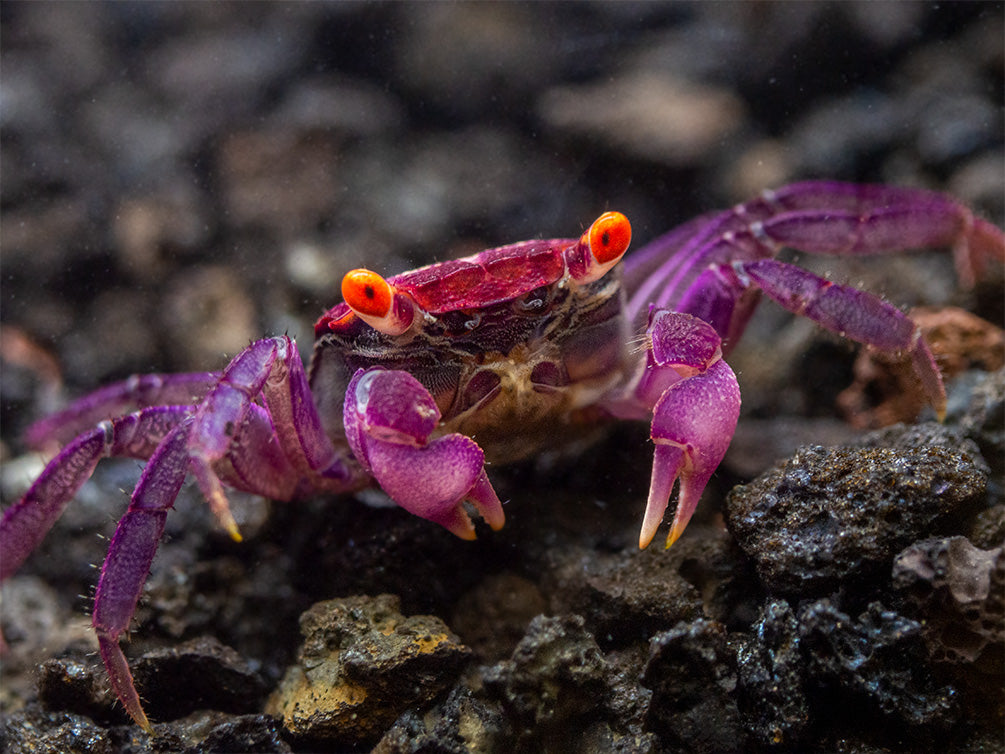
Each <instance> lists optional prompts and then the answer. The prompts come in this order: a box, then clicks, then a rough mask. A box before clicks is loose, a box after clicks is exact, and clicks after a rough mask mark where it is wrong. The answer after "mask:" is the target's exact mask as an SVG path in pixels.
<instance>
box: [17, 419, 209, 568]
mask: <svg viewBox="0 0 1005 754" xmlns="http://www.w3.org/2000/svg"><path fill="white" fill-rule="evenodd" d="M189 415H190V409H189V407H188V406H158V407H156V408H148V409H144V410H143V411H139V412H137V413H135V414H130V415H129V416H123V417H120V418H118V419H113V420H110V421H104V422H101V424H99V425H98V426H97V427H95V428H94V429H92V430H91V431H90V432H87V433H85V434H83V435H81V436H80V437H78V438H77V439H75V440H74V441H73V442H71V443H70V444H69V445H67V446H66V447H65V448H64V449H63V450H62V452H61V453H60V454H59V455H57V456H56V457H55V458H54V459H53V460H52V461H50V462H49V464H48V465H47V466H46V467H45V470H44V471H43V472H42V474H41V475H40V476H39V477H38V479H36V480H35V483H34V484H32V486H31V487H30V488H29V489H28V492H26V493H25V495H24V497H22V498H21V499H20V500H19V501H18V502H16V503H15V504H14V505H12V506H11V507H10V508H8V509H7V510H6V511H4V514H3V519H2V520H0V581H3V580H5V579H6V578H8V577H9V576H10V575H11V574H13V573H14V572H15V571H16V570H17V569H18V567H19V566H20V565H21V563H22V562H24V560H25V558H27V557H28V555H29V554H30V553H31V552H32V551H33V550H34V549H35V548H36V547H37V546H38V544H39V542H41V541H42V538H43V537H44V536H45V534H46V532H48V531H49V529H50V528H51V527H52V525H53V523H55V521H56V519H58V518H59V516H60V515H61V514H62V512H63V509H64V508H66V506H67V504H68V503H69V502H70V500H71V499H72V498H73V496H74V495H75V494H76V492H77V490H79V489H80V487H81V485H82V484H83V483H84V482H86V481H87V479H88V478H89V477H90V476H91V473H92V472H93V471H94V467H95V466H97V465H98V461H100V460H101V459H102V458H104V457H106V456H131V457H133V458H149V457H150V454H151V453H153V452H154V449H155V448H156V447H157V445H158V443H160V441H161V440H162V439H164V437H165V436H166V435H167V434H168V432H170V431H171V430H172V429H173V428H174V427H175V426H177V425H178V424H179V423H180V422H181V421H183V420H184V419H185V418H186V417H187V416H189Z"/></svg>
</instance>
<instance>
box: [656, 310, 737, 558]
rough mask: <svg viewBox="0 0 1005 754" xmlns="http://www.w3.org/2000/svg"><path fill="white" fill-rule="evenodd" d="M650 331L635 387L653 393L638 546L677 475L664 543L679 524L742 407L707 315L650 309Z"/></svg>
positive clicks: (659, 512) (683, 524)
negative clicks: (648, 477)
mask: <svg viewBox="0 0 1005 754" xmlns="http://www.w3.org/2000/svg"><path fill="white" fill-rule="evenodd" d="M648 334H649V338H650V340H651V343H652V346H651V348H650V350H649V354H648V357H647V364H646V371H645V374H644V375H643V379H642V381H641V382H640V384H639V385H638V387H637V388H636V395H637V397H638V398H639V399H640V400H642V401H643V402H646V403H651V402H653V401H655V405H654V406H653V420H652V439H653V442H654V443H655V444H656V451H655V456H654V459H653V474H652V482H651V484H650V487H649V500H648V503H647V505H646V513H645V517H644V519H643V523H642V531H641V534H640V535H639V547H646V546H647V545H648V544H649V542H651V541H652V538H653V537H654V536H655V534H656V530H657V528H658V527H659V525H660V521H662V519H663V513H664V511H665V510H666V507H667V503H668V502H669V499H670V493H671V491H672V490H673V486H674V482H675V481H676V480H677V479H678V478H679V479H680V492H679V495H678V502H677V512H676V514H675V515H674V520H673V524H672V525H671V527H670V534H669V536H668V538H667V545H666V546H667V547H669V546H670V545H672V544H673V543H674V542H675V541H677V539H678V538H679V537H680V535H681V534H682V533H683V532H684V529H685V527H686V526H687V523H688V521H689V520H690V519H691V515H692V514H693V513H694V510H695V508H696V507H697V505H698V500H699V499H700V498H701V493H702V491H704V489H705V485H707V484H708V480H709V479H710V478H711V477H712V474H713V472H715V470H716V468H717V467H718V466H719V464H720V463H721V462H722V459H723V457H724V456H725V455H726V449H727V448H728V447H729V443H730V440H732V439H733V433H734V431H735V430H736V422H737V419H738V418H739V415H740V389H739V386H738V385H737V383H736V376H735V375H734V374H733V371H732V370H731V369H730V368H729V365H728V364H726V362H725V361H724V360H723V359H722V349H721V347H720V346H721V343H720V340H719V336H718V334H717V333H716V332H715V330H714V329H713V328H712V327H711V326H710V325H709V324H707V323H706V322H703V321H702V320H700V319H698V318H697V317H692V316H691V315H688V314H679V313H675V312H670V311H667V310H665V309H654V310H652V311H651V312H650V317H649V328H648Z"/></svg>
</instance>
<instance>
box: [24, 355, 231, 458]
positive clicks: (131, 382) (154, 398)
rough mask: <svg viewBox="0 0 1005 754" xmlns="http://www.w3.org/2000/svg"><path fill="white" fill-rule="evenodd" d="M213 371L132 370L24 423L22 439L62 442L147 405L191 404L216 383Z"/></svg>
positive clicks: (37, 443) (31, 443) (35, 444)
mask: <svg viewBox="0 0 1005 754" xmlns="http://www.w3.org/2000/svg"><path fill="white" fill-rule="evenodd" d="M219 378H220V375H219V374H218V373H216V372H192V373H188V374H169V375H159V374H142V375H140V374H136V375H133V376H132V377H130V378H129V379H126V380H123V381H122V382H116V383H113V384H111V385H108V386H106V387H103V388H101V389H99V390H96V391H94V392H93V393H89V394H88V395H85V396H84V397H82V398H79V399H77V400H76V401H74V402H73V403H71V404H70V405H69V406H67V407H66V408H64V409H63V410H62V411H59V412H58V413H55V414H53V415H51V416H47V417H45V418H44V419H41V420H40V421H37V422H35V423H34V424H32V425H31V426H30V427H28V430H27V432H25V442H26V443H27V444H28V447H31V448H35V449H36V450H40V449H43V448H46V447H48V446H50V445H53V444H56V445H65V444H66V443H68V442H69V441H70V440H72V439H73V438H74V437H76V436H77V435H78V434H80V433H81V432H82V431H84V430H87V429H89V428H90V427H93V426H94V425H95V424H97V423H98V422H100V421H103V420H105V419H111V418H113V417H116V416H122V415H123V414H126V413H129V412H130V411H136V410H138V409H143V408H148V407H151V406H174V405H181V404H188V405H190V406H191V405H195V404H196V403H198V402H199V400H200V399H201V398H202V397H203V396H204V395H205V394H206V392H207V391H208V390H209V389H210V388H211V387H213V385H215V384H216V381H217V380H218V379H219Z"/></svg>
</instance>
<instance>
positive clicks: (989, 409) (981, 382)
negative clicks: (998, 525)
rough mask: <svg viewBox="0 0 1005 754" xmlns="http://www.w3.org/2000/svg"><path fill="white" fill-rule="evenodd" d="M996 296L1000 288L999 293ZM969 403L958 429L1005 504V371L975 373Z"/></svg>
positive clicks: (1000, 499) (1000, 500)
mask: <svg viewBox="0 0 1005 754" xmlns="http://www.w3.org/2000/svg"><path fill="white" fill-rule="evenodd" d="M998 293H999V297H1000V293H1001V289H999V291H998ZM977 374H978V381H977V384H976V385H975V386H974V388H973V391H972V392H971V394H970V403H969V405H968V406H967V408H966V411H965V412H964V414H963V416H962V417H961V418H960V427H961V428H962V429H963V431H964V432H965V433H966V434H967V436H968V437H971V438H973V440H974V441H975V442H976V443H977V445H978V446H980V449H981V453H982V454H983V455H984V458H985V459H986V460H987V462H988V464H989V465H990V466H991V483H992V485H993V487H994V488H995V492H996V494H997V495H999V502H1005V498H1003V497H1002V496H1005V484H1003V482H1002V481H1001V480H1002V479H1003V477H1005V369H999V370H998V371H997V372H990V373H985V372H978V373H977Z"/></svg>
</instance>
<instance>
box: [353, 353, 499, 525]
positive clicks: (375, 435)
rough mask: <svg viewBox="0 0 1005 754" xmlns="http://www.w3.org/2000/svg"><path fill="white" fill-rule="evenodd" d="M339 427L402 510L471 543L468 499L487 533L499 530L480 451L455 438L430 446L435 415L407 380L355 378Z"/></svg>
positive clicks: (370, 373) (364, 373)
mask: <svg viewBox="0 0 1005 754" xmlns="http://www.w3.org/2000/svg"><path fill="white" fill-rule="evenodd" d="M343 419H344V423H345V431H346V438H347V439H348V441H349V447H350V448H351V449H352V452H353V454H354V455H355V456H356V458H357V459H358V460H359V461H360V462H361V463H362V464H363V465H364V466H365V467H366V468H367V469H368V470H369V471H370V472H371V473H372V474H373V476H374V478H375V479H376V480H377V482H378V483H379V484H380V486H381V487H382V488H383V490H384V491H385V492H386V493H387V494H388V495H389V496H390V497H391V499H392V500H394V501H395V502H396V503H397V504H398V505H400V506H401V507H402V508H404V509H405V510H407V511H409V512H410V513H413V514H415V515H416V516H420V517H422V518H425V519H428V520H430V521H433V522H434V523H437V524H439V525H440V526H443V527H444V528H445V529H447V530H448V531H450V532H452V533H453V534H456V535H457V536H458V537H461V538H462V539H474V538H475V530H474V527H473V526H472V524H471V519H470V518H469V516H468V514H467V513H466V512H465V510H464V505H463V503H464V500H466V499H468V500H471V501H472V502H473V503H474V505H475V507H476V509H477V510H478V511H479V513H481V515H482V517H483V518H484V519H485V520H486V521H487V522H488V523H489V525H490V526H492V528H494V529H498V528H500V527H501V526H502V525H503V521H504V515H503V510H502V504H501V503H500V502H499V498H498V497H497V496H496V494H495V490H493V489H492V485H491V483H490V482H489V480H488V476H487V475H486V474H485V469H484V465H485V455H484V454H483V453H482V450H481V448H479V447H478V445H477V443H475V441H474V440H472V439H471V438H469V437H465V436H464V435H460V434H456V433H452V434H447V435H444V436H442V437H438V438H436V439H434V440H430V439H429V437H430V435H431V434H432V432H433V430H434V429H435V428H436V426H437V424H438V422H439V420H440V410H439V408H437V406H436V403H435V401H434V400H433V397H432V396H431V395H430V394H429V391H428V390H426V388H425V387H423V386H422V383H420V382H419V381H418V380H417V379H415V378H414V377H413V376H412V375H410V374H408V373H407V372H401V371H391V370H386V369H380V368H374V369H369V370H362V369H361V370H359V371H358V372H356V374H355V375H353V378H352V380H351V381H350V382H349V387H348V388H347V389H346V397H345V407H344V411H343Z"/></svg>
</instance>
